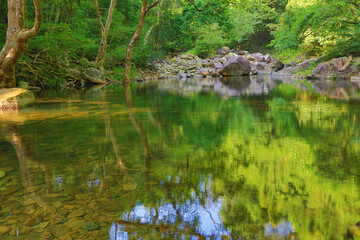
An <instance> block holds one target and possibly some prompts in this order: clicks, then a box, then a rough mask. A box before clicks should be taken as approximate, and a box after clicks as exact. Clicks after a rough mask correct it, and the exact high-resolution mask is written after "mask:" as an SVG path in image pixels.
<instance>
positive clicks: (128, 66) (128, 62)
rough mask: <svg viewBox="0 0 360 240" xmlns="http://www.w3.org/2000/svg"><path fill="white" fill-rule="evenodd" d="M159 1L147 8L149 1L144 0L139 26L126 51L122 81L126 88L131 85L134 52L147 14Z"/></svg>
mask: <svg viewBox="0 0 360 240" xmlns="http://www.w3.org/2000/svg"><path fill="white" fill-rule="evenodd" d="M159 1H160V0H156V1H155V2H153V3H152V4H151V5H149V6H147V4H148V1H147V0H142V7H141V14H140V19H139V25H138V26H137V28H136V31H135V34H134V36H133V37H132V38H131V40H130V43H129V44H128V46H127V49H126V56H125V67H124V76H123V80H122V83H123V85H124V86H127V85H129V83H130V71H131V62H132V60H133V51H134V47H135V44H136V43H137V41H138V40H139V38H140V36H141V32H142V30H143V28H144V24H145V19H146V14H147V12H148V11H149V10H150V9H151V8H153V7H155V6H156V5H157V4H158V3H159Z"/></svg>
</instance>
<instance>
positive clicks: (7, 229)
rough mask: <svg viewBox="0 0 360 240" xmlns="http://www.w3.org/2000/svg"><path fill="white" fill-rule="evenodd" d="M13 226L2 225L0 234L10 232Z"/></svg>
mask: <svg viewBox="0 0 360 240" xmlns="http://www.w3.org/2000/svg"><path fill="white" fill-rule="evenodd" d="M10 230H11V228H10V227H8V226H0V235H4V234H6V233H8V232H10Z"/></svg>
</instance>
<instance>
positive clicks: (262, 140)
mask: <svg viewBox="0 0 360 240" xmlns="http://www.w3.org/2000/svg"><path fill="white" fill-rule="evenodd" d="M359 93H360V90H359V85H358V83H356V82H331V81H319V82H314V83H308V82H301V81H297V80H294V79H284V78H273V77H271V76H256V77H251V78H248V77H244V78H230V79H222V80H220V79H187V80H167V81H159V82H156V83H139V84H132V85H131V86H130V88H129V89H124V87H123V86H122V85H120V84H113V85H109V86H104V87H94V88H92V89H88V90H86V91H79V92H68V91H42V92H39V93H37V99H38V100H37V103H36V105H35V106H32V107H30V108H27V109H24V110H20V111H13V112H0V234H1V235H0V238H1V239H41V238H43V239H63V240H65V239H111V240H119V239H121V240H123V239H124V240H126V239H351V234H358V233H357V231H360V230H359V229H357V227H356V226H355V224H356V223H357V222H358V221H360V181H359V180H360V174H359V173H360V159H359V156H360V127H359V126H360V125H359V119H360V101H359V100H358V99H359V96H360V95H359Z"/></svg>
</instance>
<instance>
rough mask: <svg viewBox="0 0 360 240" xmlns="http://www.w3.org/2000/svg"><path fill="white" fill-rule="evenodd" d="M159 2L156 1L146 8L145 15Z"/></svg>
mask: <svg viewBox="0 0 360 240" xmlns="http://www.w3.org/2000/svg"><path fill="white" fill-rule="evenodd" d="M159 2H160V0H156V1H155V2H153V3H152V4H150V5H149V6H148V7H147V8H146V11H145V12H146V13H147V12H148V11H150V10H151V9H152V8H153V7H155V6H156V5H157V4H158V3H159Z"/></svg>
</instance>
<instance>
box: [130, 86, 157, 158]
mask: <svg viewBox="0 0 360 240" xmlns="http://www.w3.org/2000/svg"><path fill="white" fill-rule="evenodd" d="M124 94H125V102H126V106H127V109H128V113H129V117H130V119H131V121H132V122H133V124H134V125H135V127H136V130H137V131H138V133H139V135H140V137H141V141H142V143H143V145H144V151H145V157H146V159H150V158H151V151H150V147H149V142H148V139H147V136H146V133H145V131H144V128H143V126H142V124H141V122H140V121H139V120H138V119H137V118H136V117H135V114H134V104H133V101H132V95H131V89H130V86H128V85H125V87H124Z"/></svg>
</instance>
